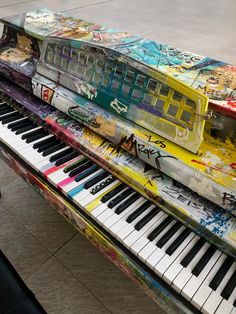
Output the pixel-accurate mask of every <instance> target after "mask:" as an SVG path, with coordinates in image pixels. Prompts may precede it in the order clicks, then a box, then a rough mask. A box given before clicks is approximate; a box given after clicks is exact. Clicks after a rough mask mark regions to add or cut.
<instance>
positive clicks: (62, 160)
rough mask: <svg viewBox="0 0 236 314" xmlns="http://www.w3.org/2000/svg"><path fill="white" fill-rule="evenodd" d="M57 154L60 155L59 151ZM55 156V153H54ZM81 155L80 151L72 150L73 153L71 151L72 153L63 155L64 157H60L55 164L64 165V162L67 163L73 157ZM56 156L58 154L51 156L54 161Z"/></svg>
mask: <svg viewBox="0 0 236 314" xmlns="http://www.w3.org/2000/svg"><path fill="white" fill-rule="evenodd" d="M56 155H58V153H57V154H56ZM54 156H55V155H54ZM78 156H79V153H77V152H72V153H70V154H68V155H66V156H63V157H62V158H60V159H58V160H57V161H56V163H55V165H56V166H60V165H62V164H64V163H66V162H67V161H70V160H72V159H74V158H75V157H78ZM54 158H56V156H55V157H53V156H52V157H51V158H50V161H54Z"/></svg>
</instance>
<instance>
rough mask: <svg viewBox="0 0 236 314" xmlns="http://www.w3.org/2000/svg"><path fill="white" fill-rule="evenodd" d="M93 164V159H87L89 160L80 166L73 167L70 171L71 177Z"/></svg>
mask: <svg viewBox="0 0 236 314" xmlns="http://www.w3.org/2000/svg"><path fill="white" fill-rule="evenodd" d="M92 165H93V162H92V161H91V160H87V162H85V163H83V164H82V165H80V166H79V167H77V168H75V169H73V170H72V171H71V172H70V173H69V177H73V176H75V175H77V174H79V173H80V172H82V171H84V170H86V169H88V168H90V167H91V166H92Z"/></svg>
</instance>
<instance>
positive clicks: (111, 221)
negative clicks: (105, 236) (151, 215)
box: [98, 195, 143, 237]
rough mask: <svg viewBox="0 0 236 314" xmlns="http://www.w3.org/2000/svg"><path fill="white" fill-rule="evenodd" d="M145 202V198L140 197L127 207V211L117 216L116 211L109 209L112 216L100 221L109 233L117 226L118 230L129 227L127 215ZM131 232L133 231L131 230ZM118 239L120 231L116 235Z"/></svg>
mask: <svg viewBox="0 0 236 314" xmlns="http://www.w3.org/2000/svg"><path fill="white" fill-rule="evenodd" d="M142 201H143V197H141V196H140V195H139V198H138V199H137V200H136V201H135V202H133V203H132V204H130V205H129V206H127V207H126V209H125V210H124V211H122V212H121V213H120V214H116V212H115V211H114V209H110V208H108V207H107V211H108V212H111V215H108V218H107V219H105V220H103V221H101V220H100V217H98V221H99V222H102V226H103V227H104V228H105V229H107V230H108V231H110V229H111V228H112V227H113V226H115V225H116V226H117V227H116V228H117V229H119V230H120V229H122V230H123V228H124V227H125V226H126V225H127V222H126V221H125V217H127V215H128V214H129V213H130V212H131V211H133V210H134V208H137V206H138V205H139V204H140V203H141V202H142ZM129 228H130V229H131V226H129ZM130 232H131V230H130ZM116 235H117V237H119V235H120V234H119V231H117V233H116Z"/></svg>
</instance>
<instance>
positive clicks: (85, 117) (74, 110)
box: [68, 106, 101, 129]
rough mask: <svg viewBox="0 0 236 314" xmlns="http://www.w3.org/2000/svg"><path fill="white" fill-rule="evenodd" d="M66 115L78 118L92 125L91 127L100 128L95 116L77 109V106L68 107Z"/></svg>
mask: <svg viewBox="0 0 236 314" xmlns="http://www.w3.org/2000/svg"><path fill="white" fill-rule="evenodd" d="M68 115H69V116H71V117H72V118H75V119H76V120H80V121H82V122H83V123H86V124H87V125H89V126H91V127H93V128H96V129H97V128H100V127H101V125H100V124H99V123H98V122H97V119H96V117H94V116H90V115H88V114H86V113H84V112H82V111H80V110H79V107H78V106H76V107H70V108H69V109H68Z"/></svg>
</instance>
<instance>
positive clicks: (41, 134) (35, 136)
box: [25, 130, 48, 144]
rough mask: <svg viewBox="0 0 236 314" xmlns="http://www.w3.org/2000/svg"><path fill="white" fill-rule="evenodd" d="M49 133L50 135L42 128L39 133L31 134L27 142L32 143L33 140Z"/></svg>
mask: <svg viewBox="0 0 236 314" xmlns="http://www.w3.org/2000/svg"><path fill="white" fill-rule="evenodd" d="M47 135H48V133H47V132H46V131H43V130H42V131H41V132H39V133H38V134H35V135H31V136H29V137H27V138H26V140H25V142H26V143H28V144H29V143H32V142H34V141H36V140H39V139H40V138H44V137H45V136H47Z"/></svg>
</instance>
